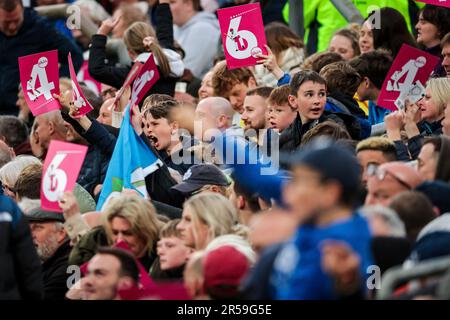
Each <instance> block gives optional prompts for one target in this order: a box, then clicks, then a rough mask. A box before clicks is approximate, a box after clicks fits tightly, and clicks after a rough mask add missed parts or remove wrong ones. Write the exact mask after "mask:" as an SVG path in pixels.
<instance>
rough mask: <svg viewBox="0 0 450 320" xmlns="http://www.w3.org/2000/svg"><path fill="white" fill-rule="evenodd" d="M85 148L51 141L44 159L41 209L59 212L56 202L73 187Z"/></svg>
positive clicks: (84, 154)
mask: <svg viewBox="0 0 450 320" xmlns="http://www.w3.org/2000/svg"><path fill="white" fill-rule="evenodd" d="M87 149H88V148H87V147H86V146H83V145H79V144H73V143H68V142H61V141H56V140H52V141H51V142H50V146H49V148H48V152H47V156H46V157H45V162H44V169H43V171H42V180H41V207H42V209H44V210H50V211H56V212H61V211H62V210H61V208H60V207H59V204H58V200H59V197H61V196H62V195H63V193H64V192H65V191H72V190H73V188H74V187H75V182H76V181H77V178H78V174H79V173H80V169H81V165H82V164H83V161H84V157H85V156H86V152H87Z"/></svg>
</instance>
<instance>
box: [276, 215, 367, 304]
mask: <svg viewBox="0 0 450 320" xmlns="http://www.w3.org/2000/svg"><path fill="white" fill-rule="evenodd" d="M324 240H338V241H344V242H346V243H347V244H348V245H350V246H351V248H352V249H353V251H355V252H356V253H357V254H359V256H360V259H361V263H360V275H361V278H362V280H363V281H362V283H361V290H363V287H364V286H365V285H366V279H367V277H368V274H367V268H368V267H369V266H370V265H372V254H371V247H370V242H371V235H370V231H369V226H368V224H367V222H366V220H365V219H364V218H363V217H361V216H360V215H359V214H354V215H353V216H352V217H351V218H349V219H346V220H344V221H340V222H337V223H334V224H332V225H329V226H326V227H317V226H315V225H312V224H305V225H302V226H300V227H299V228H298V230H297V232H296V233H295V235H294V236H293V238H292V239H291V240H290V241H288V242H287V243H286V244H285V245H284V248H283V249H281V250H280V253H279V254H278V256H277V258H276V259H275V263H274V270H273V273H272V278H271V287H272V290H273V298H275V299H280V300H334V299H338V298H339V297H338V295H337V293H336V292H335V291H334V286H333V285H334V281H333V279H332V278H331V277H330V276H329V275H328V274H326V273H325V272H324V271H323V270H322V267H321V244H322V242H323V241H324Z"/></svg>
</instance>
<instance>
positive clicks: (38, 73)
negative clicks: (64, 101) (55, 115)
mask: <svg viewBox="0 0 450 320" xmlns="http://www.w3.org/2000/svg"><path fill="white" fill-rule="evenodd" d="M19 72H20V83H21V84H22V89H23V95H24V97H25V100H26V101H27V104H28V106H29V107H30V111H31V113H32V114H33V115H34V116H38V115H40V114H43V113H47V112H50V111H53V110H58V109H61V105H60V104H59V101H58V100H56V99H55V98H53V94H55V93H56V94H59V71H58V50H52V51H45V52H41V53H36V54H31V55H28V56H23V57H19Z"/></svg>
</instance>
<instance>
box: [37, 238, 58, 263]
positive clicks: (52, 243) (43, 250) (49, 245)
mask: <svg viewBox="0 0 450 320" xmlns="http://www.w3.org/2000/svg"><path fill="white" fill-rule="evenodd" d="M58 247H59V244H58V239H57V238H56V235H51V236H50V237H49V238H47V239H45V241H44V242H43V243H42V244H41V245H39V246H37V247H36V251H37V254H38V256H39V259H41V261H42V262H45V261H47V260H48V259H49V258H51V257H52V256H53V254H54V253H55V252H56V250H57V249H58Z"/></svg>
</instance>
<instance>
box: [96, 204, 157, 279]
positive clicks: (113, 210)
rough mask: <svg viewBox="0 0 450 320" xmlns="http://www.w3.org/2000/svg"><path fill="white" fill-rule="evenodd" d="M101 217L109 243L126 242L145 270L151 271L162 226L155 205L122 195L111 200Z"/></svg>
mask: <svg viewBox="0 0 450 320" xmlns="http://www.w3.org/2000/svg"><path fill="white" fill-rule="evenodd" d="M102 214H103V218H104V219H103V228H104V230H105V232H106V235H107V239H108V243H109V244H110V245H112V244H116V243H118V242H120V241H124V242H125V243H126V244H127V245H128V246H129V248H130V251H131V253H132V254H133V255H134V256H135V257H136V259H138V260H139V261H140V263H141V264H142V265H143V266H144V268H145V269H146V270H150V267H151V265H152V264H153V262H154V261H155V259H156V256H157V254H156V245H157V242H158V240H159V231H160V229H161V227H162V223H161V222H160V221H159V220H158V218H157V216H156V210H155V208H154V206H153V205H152V204H151V203H150V202H149V201H147V200H145V199H143V198H141V197H139V196H137V195H121V196H120V197H117V198H114V199H111V202H110V203H108V206H107V208H106V210H105V211H104V212H103V213H102Z"/></svg>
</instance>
